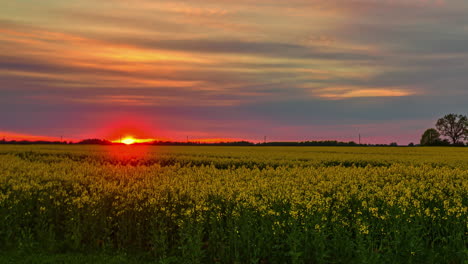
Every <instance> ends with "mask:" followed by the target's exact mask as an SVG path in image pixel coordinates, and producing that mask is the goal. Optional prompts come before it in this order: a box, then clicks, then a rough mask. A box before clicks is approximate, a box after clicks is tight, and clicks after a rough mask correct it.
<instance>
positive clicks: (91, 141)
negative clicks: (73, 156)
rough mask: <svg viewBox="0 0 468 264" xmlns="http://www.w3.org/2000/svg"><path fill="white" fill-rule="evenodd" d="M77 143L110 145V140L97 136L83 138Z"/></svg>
mask: <svg viewBox="0 0 468 264" xmlns="http://www.w3.org/2000/svg"><path fill="white" fill-rule="evenodd" d="M78 144H82V145H112V142H110V141H108V140H105V139H98V138H90V139H84V140H82V141H80V142H78Z"/></svg>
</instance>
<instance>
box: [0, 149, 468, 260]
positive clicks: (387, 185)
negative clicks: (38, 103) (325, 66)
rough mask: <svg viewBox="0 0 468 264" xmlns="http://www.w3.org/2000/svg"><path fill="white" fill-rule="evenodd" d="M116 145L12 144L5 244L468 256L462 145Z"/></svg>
mask: <svg viewBox="0 0 468 264" xmlns="http://www.w3.org/2000/svg"><path fill="white" fill-rule="evenodd" d="M118 148H121V147H120V146H108V147H81V146H80V147H75V146H68V147H67V146H54V147H50V146H1V147H0V173H1V174H0V220H1V221H0V247H3V248H18V247H29V248H36V249H37V248H39V249H40V250H44V251H46V252H68V251H83V252H90V251H101V250H116V251H128V252H138V254H143V255H144V256H146V257H147V258H149V259H153V260H154V259H157V260H159V261H161V262H164V261H168V260H171V259H172V260H174V261H175V262H188V263H235V262H237V263H247V262H257V263H330V262H336V263H347V262H355V263H362V262H371V263H372V262H375V263H386V262H395V263H396V262H420V263H422V262H427V263H430V262H433V263H446V262H452V263H458V262H460V263H461V261H462V260H463V259H466V258H467V247H466V245H467V236H468V223H467V220H466V219H468V164H467V162H466V161H467V160H468V150H466V149H464V148H454V149H452V148H447V149H440V148H347V147H346V148H339V147H338V148H333V147H310V148H309V147H298V148H262V147H150V149H149V150H148V149H145V150H144V154H141V151H140V150H139V149H138V148H139V147H137V146H135V147H131V149H129V148H128V147H127V148H123V149H118ZM146 148H147V147H146ZM440 151H443V152H444V155H443V156H442V157H441V156H440V154H439V152H440Z"/></svg>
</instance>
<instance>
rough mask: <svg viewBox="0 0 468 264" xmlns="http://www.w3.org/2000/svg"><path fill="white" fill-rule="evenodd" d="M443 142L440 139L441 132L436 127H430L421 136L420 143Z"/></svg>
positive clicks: (431, 144) (433, 144)
mask: <svg viewBox="0 0 468 264" xmlns="http://www.w3.org/2000/svg"><path fill="white" fill-rule="evenodd" d="M440 142H442V140H441V139H440V133H439V131H437V130H436V129H434V128H429V129H427V130H426V131H424V133H423V134H422V136H421V140H420V142H419V143H420V144H421V146H436V145H439V143H440Z"/></svg>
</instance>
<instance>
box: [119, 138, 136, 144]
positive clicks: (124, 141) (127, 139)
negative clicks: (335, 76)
mask: <svg viewBox="0 0 468 264" xmlns="http://www.w3.org/2000/svg"><path fill="white" fill-rule="evenodd" d="M122 143H124V144H125V145H131V144H135V143H136V140H135V139H134V138H132V137H127V138H124V139H122Z"/></svg>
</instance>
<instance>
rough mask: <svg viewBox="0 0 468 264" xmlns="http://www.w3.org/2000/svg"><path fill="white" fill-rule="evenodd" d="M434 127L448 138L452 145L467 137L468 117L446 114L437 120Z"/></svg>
mask: <svg viewBox="0 0 468 264" xmlns="http://www.w3.org/2000/svg"><path fill="white" fill-rule="evenodd" d="M436 128H437V130H438V131H439V132H440V134H441V135H443V136H446V137H448V138H450V139H451V140H452V143H453V144H454V145H456V144H460V143H462V140H466V139H467V138H468V118H467V117H466V116H464V115H457V114H448V115H446V116H444V117H443V118H440V119H439V120H437V123H436Z"/></svg>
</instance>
